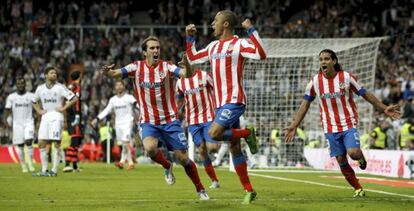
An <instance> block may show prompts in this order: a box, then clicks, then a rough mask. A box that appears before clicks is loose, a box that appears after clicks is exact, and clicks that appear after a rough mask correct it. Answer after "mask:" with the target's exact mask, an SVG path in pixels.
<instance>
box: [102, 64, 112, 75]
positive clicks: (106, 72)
mask: <svg viewBox="0 0 414 211" xmlns="http://www.w3.org/2000/svg"><path fill="white" fill-rule="evenodd" d="M114 67H115V64H111V65H103V66H102V67H101V69H100V71H101V72H102V73H103V74H105V75H107V74H108V72H109V71H110V70H112V69H113V68H114Z"/></svg>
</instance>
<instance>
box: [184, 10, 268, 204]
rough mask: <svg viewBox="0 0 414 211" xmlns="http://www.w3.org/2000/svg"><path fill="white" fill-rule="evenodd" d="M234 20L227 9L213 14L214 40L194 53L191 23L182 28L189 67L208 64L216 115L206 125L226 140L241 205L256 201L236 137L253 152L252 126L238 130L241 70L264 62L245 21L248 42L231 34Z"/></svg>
mask: <svg viewBox="0 0 414 211" xmlns="http://www.w3.org/2000/svg"><path fill="white" fill-rule="evenodd" d="M236 22H237V17H236V15H235V14H234V13H233V12H232V11H229V10H223V11H220V12H218V13H217V14H216V16H215V18H214V21H213V23H212V24H211V26H212V27H213V30H214V36H215V37H216V38H217V39H218V40H216V41H213V42H211V43H210V44H209V45H208V46H207V47H206V48H204V49H202V50H200V51H197V50H196V48H195V42H194V35H195V33H196V31H197V30H196V28H195V26H194V24H190V25H188V26H187V27H186V34H187V50H186V52H187V55H188V59H189V61H190V63H191V64H200V63H204V62H207V61H210V64H211V69H212V75H213V83H214V95H215V102H216V103H215V104H216V112H215V113H216V116H215V119H214V121H213V123H212V124H211V126H210V129H209V131H208V134H209V135H210V136H211V137H212V138H213V139H214V140H217V141H219V140H228V141H230V150H231V152H232V154H233V163H234V166H235V169H236V172H237V175H238V176H239V178H240V181H241V183H242V185H243V186H244V189H245V191H246V195H245V198H244V201H243V203H244V204H250V203H251V202H252V201H253V200H254V199H255V198H256V192H255V191H254V190H253V188H252V185H251V183H250V180H249V176H248V174H247V164H246V159H245V157H244V156H243V154H242V152H241V147H240V138H246V142H247V144H248V145H249V147H250V150H251V152H252V153H253V154H255V153H257V144H256V134H255V131H254V127H249V128H247V129H237V128H239V117H240V116H241V115H242V114H243V113H244V111H245V106H246V95H245V93H244V90H243V83H242V80H243V70H244V62H245V60H246V58H250V59H260V60H262V59H265V58H266V53H265V51H264V49H263V44H262V41H261V39H260V37H259V34H258V33H257V31H256V29H255V28H254V27H253V25H252V23H251V22H250V20H249V19H246V20H244V21H243V23H242V26H243V28H245V29H246V30H247V34H248V35H249V38H250V40H247V39H239V38H238V37H237V36H235V35H234V34H233V29H234V27H235V26H236Z"/></svg>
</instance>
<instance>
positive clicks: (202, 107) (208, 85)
mask: <svg viewBox="0 0 414 211" xmlns="http://www.w3.org/2000/svg"><path fill="white" fill-rule="evenodd" d="M179 64H180V65H182V67H184V68H185V69H186V71H187V75H189V77H186V78H180V79H178V81H177V92H178V94H177V98H178V100H177V104H178V107H179V108H181V107H182V106H184V107H185V117H186V119H187V125H188V130H189V132H190V133H191V135H192V136H193V141H194V144H195V145H196V146H197V148H198V152H199V153H200V157H201V160H202V161H203V165H204V170H205V171H206V173H207V175H208V176H209V177H210V179H211V182H212V183H211V186H210V188H219V187H220V184H219V182H218V179H217V176H216V172H215V171H214V167H213V165H212V163H211V160H210V157H209V153H211V152H212V151H217V149H218V147H219V145H218V143H217V142H216V141H214V140H213V139H212V138H211V137H210V136H209V135H208V128H209V126H210V124H211V121H212V120H213V118H214V110H213V107H214V104H213V96H212V89H213V79H212V78H211V75H210V74H209V73H207V72H204V71H201V70H200V69H197V70H195V69H194V67H193V66H191V65H190V63H188V60H187V56H186V55H185V54H184V55H183V58H182V60H181V62H180V63H179ZM184 103H185V104H184ZM179 110H181V109H179Z"/></svg>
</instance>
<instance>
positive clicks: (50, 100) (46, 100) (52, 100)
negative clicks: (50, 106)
mask: <svg viewBox="0 0 414 211" xmlns="http://www.w3.org/2000/svg"><path fill="white" fill-rule="evenodd" d="M43 103H57V99H54V98H50V99H47V98H45V99H44V100H43Z"/></svg>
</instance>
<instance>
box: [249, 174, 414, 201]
mask: <svg viewBox="0 0 414 211" xmlns="http://www.w3.org/2000/svg"><path fill="white" fill-rule="evenodd" d="M249 175H251V176H256V177H263V178H268V179H275V180H282V181H288V182H298V183H305V184H311V185H319V186H323V187H329V188H337V189H352V188H351V187H344V186H340V185H330V184H326V183H321V182H313V181H309V180H298V179H292V178H286V177H277V176H270V175H264V174H257V173H249ZM364 190H366V191H369V192H373V193H380V194H385V195H390V196H402V197H408V198H412V199H414V196H413V195H406V194H400V193H392V192H387V191H382V190H374V189H365V188H364Z"/></svg>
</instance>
